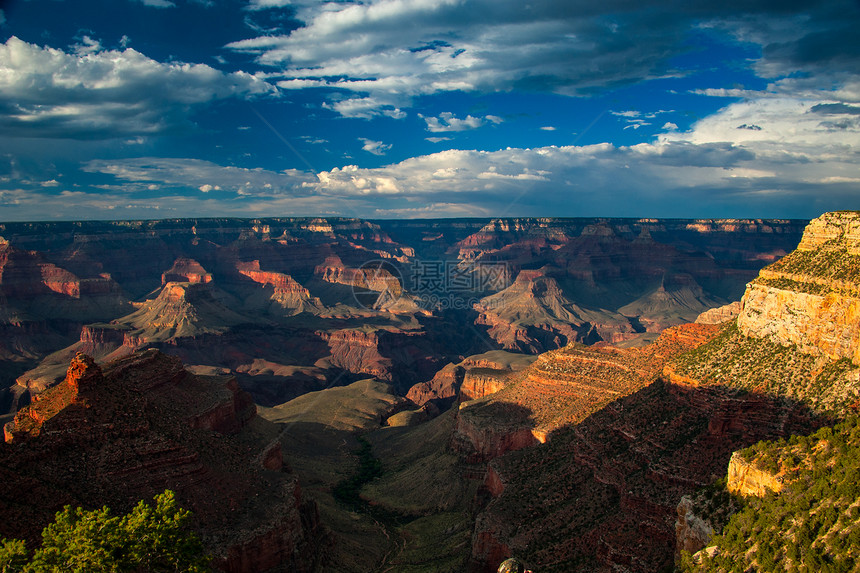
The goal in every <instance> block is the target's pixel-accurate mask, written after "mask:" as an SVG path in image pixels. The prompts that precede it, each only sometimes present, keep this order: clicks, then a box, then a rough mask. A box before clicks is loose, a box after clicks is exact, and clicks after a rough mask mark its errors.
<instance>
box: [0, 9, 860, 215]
mask: <svg viewBox="0 0 860 573" xmlns="http://www.w3.org/2000/svg"><path fill="white" fill-rule="evenodd" d="M0 10H2V12H0V42H2V43H0V221H13V220H46V219H135V218H167V217H205V216H238V217H257V216H309V215H341V216H349V217H365V218H404V217H451V216H453V217H457V216H469V217H481V216H569V217H576V216H629V217H797V218H811V217H815V216H817V215H819V214H820V213H821V212H823V211H827V210H835V209H860V39H858V35H857V30H858V29H860V3H858V2H857V1H856V0H834V1H829V0H826V1H819V2H813V3H809V2H791V1H780V2H777V1H774V0H744V1H740V0H737V1H728V2H725V1H724V2H695V3H690V2H679V1H676V0H653V1H652V2H648V3H644V2H632V1H630V0H606V1H603V2H599V3H597V2H593V1H591V0H565V1H559V0H532V1H531V2H523V1H522V0H492V1H490V0H366V1H348V0H342V1H336V2H312V1H309V0H223V1H219V0H87V1H85V2H84V1H73V0H6V1H3V2H0Z"/></svg>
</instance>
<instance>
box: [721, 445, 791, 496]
mask: <svg viewBox="0 0 860 573" xmlns="http://www.w3.org/2000/svg"><path fill="white" fill-rule="evenodd" d="M782 481H783V480H782V476H779V475H775V474H773V473H771V472H769V471H767V470H763V469H761V468H759V467H757V466H756V465H755V464H753V463H750V462H749V461H747V460H745V459H744V458H743V457H741V456H740V455H739V454H738V452H735V453H734V454H732V458H731V459H730V460H729V469H728V478H727V482H726V487H727V489H728V490H729V491H730V492H732V493H735V494H738V495H743V496H749V495H754V496H756V497H764V496H765V495H767V493H768V492H774V493H779V492H780V491H781V490H782V486H783V483H782Z"/></svg>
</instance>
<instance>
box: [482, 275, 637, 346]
mask: <svg viewBox="0 0 860 573" xmlns="http://www.w3.org/2000/svg"><path fill="white" fill-rule="evenodd" d="M474 308H475V310H476V311H477V312H478V313H479V316H478V318H477V319H476V320H475V324H477V325H484V326H487V327H489V328H488V330H487V334H488V335H489V336H490V337H491V338H493V339H494V340H495V341H496V342H497V343H498V344H499V345H500V346H501V347H502V348H504V349H506V350H515V351H520V352H529V353H533V354H537V353H539V352H545V351H547V350H553V349H555V348H561V347H563V346H565V345H566V344H568V343H569V342H597V341H599V340H623V339H624V338H625V337H626V336H627V335H628V334H629V335H632V334H633V333H634V329H633V327H632V326H631V324H630V322H629V321H628V320H627V319H626V318H624V317H622V316H617V315H616V316H614V317H613V316H612V315H611V314H610V313H607V312H599V311H593V310H587V309H584V308H581V307H580V306H578V305H576V304H574V303H572V302H571V301H570V300H568V299H567V298H566V296H565V294H564V292H563V291H562V289H561V287H560V286H559V284H558V282H557V281H556V279H554V278H552V277H549V276H545V274H544V272H543V271H522V272H520V273H519V275H518V276H517V280H516V281H515V282H514V284H512V285H511V286H510V287H508V288H506V289H505V290H503V291H501V292H499V293H496V294H494V295H491V296H488V297H485V298H483V299H481V300H480V302H478V303H477V304H475V307H474Z"/></svg>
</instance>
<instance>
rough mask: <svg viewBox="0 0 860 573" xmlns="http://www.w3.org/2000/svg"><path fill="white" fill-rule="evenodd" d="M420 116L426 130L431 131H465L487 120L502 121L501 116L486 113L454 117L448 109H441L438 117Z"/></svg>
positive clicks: (490, 121) (477, 126)
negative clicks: (483, 114) (475, 115)
mask: <svg viewBox="0 0 860 573" xmlns="http://www.w3.org/2000/svg"><path fill="white" fill-rule="evenodd" d="M421 117H422V118H423V119H424V121H425V122H426V123H427V131H430V132H433V133H439V132H445V131H466V130H467V129H477V128H479V127H481V126H482V125H486V124H487V123H488V122H489V123H495V124H498V123H502V121H504V120H503V119H502V118H500V117H498V116H495V115H487V116H485V117H473V116H471V115H467V116H466V117H465V118H463V119H460V118H458V117H455V116H454V114H453V113H451V112H449V111H443V112H442V113H440V114H439V117H424V116H423V115H422V116H421Z"/></svg>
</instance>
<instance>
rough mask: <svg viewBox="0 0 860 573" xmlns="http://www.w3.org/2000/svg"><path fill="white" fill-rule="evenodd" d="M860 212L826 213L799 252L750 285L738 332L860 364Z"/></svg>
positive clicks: (812, 227)
mask: <svg viewBox="0 0 860 573" xmlns="http://www.w3.org/2000/svg"><path fill="white" fill-rule="evenodd" d="M858 228H860V213H858V212H854V211H850V212H849V211H844V212H837V213H825V214H824V215H822V216H821V217H819V218H817V219H815V220H814V221H812V222H810V224H809V226H808V227H807V228H806V230H805V231H804V235H803V239H802V240H801V242H800V245H799V246H798V248H797V250H796V251H795V252H793V253H791V254H790V255H788V256H786V257H785V258H783V259H781V260H780V261H778V262H777V263H774V264H773V265H771V266H770V267H768V268H766V269H763V270H762V272H761V273H760V275H759V278H758V279H756V280H755V281H753V282H752V283H750V284H749V285H748V286H747V291H746V293H745V294H744V297H743V310H742V311H741V314H740V316H739V317H738V328H739V329H740V331H741V332H742V333H743V334H744V335H746V336H752V337H756V338H768V339H770V340H772V341H774V342H777V343H778V344H782V345H786V346H788V345H796V346H798V347H799V348H800V350H801V351H802V352H806V353H811V354H821V355H824V356H827V357H828V358H830V359H832V360H838V359H840V358H847V359H849V360H851V361H852V362H853V363H854V364H855V365H860V266H858V262H857V260H855V258H856V257H858V255H860V248H858V236H860V235H858Z"/></svg>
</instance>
